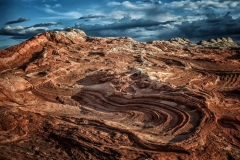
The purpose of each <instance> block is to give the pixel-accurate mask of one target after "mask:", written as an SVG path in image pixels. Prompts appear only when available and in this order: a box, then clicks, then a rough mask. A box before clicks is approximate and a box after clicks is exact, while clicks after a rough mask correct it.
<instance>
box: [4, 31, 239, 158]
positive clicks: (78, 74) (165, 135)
mask: <svg viewBox="0 0 240 160" xmlns="http://www.w3.org/2000/svg"><path fill="white" fill-rule="evenodd" d="M220 40H221V41H220ZM239 48H240V46H239V45H238V44H236V43H234V42H233V41H232V40H231V39H227V38H224V39H223V38H222V39H219V40H210V41H208V42H207V41H206V42H204V41H203V42H201V43H199V44H194V43H192V42H190V41H189V40H187V39H180V38H175V39H171V40H169V41H153V42H149V43H145V42H136V41H134V40H133V39H131V38H125V37H124V38H96V37H89V36H87V35H86V34H85V33H84V32H82V31H79V30H74V29H68V30H67V31H63V32H46V33H43V34H40V35H37V36H35V37H33V38H32V39H30V40H28V41H25V42H23V43H21V44H19V45H16V46H13V47H11V48H8V49H6V50H1V51H0V72H1V74H0V159H154V160H155V159H171V160H172V159H217V160H220V159H224V160H225V159H226V160H227V159H240V134H239V133H240V96H239V95H240V61H239V58H240V49H239Z"/></svg>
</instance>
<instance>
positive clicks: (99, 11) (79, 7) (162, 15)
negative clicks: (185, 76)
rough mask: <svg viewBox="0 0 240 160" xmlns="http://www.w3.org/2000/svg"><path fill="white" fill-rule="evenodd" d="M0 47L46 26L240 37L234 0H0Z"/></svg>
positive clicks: (155, 35) (142, 36)
mask: <svg viewBox="0 0 240 160" xmlns="http://www.w3.org/2000/svg"><path fill="white" fill-rule="evenodd" d="M0 14H1V18H0V49H4V48H7V47H9V46H12V45H15V44H18V43H21V42H23V41H25V40H27V39H29V38H31V37H32V36H34V35H36V34H38V33H43V32H45V31H49V30H57V31H58V30H59V31H61V30H64V29H66V28H77V29H81V30H83V31H84V32H85V33H86V34H87V35H89V36H95V37H131V38H133V39H134V40H137V41H142V42H147V41H153V40H168V39H170V38H174V37H181V38H188V39H190V40H191V41H193V42H198V41H200V40H208V39H211V38H218V37H231V38H232V39H233V40H235V41H236V42H240V0H161V1H157V0H128V1H125V0H0Z"/></svg>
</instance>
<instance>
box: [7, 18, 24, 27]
mask: <svg viewBox="0 0 240 160" xmlns="http://www.w3.org/2000/svg"><path fill="white" fill-rule="evenodd" d="M25 21H28V19H27V18H23V17H21V18H18V19H17V20H14V21H9V22H6V23H5V24H6V25H8V24H15V23H21V22H25Z"/></svg>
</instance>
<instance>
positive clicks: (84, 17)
mask: <svg viewBox="0 0 240 160" xmlns="http://www.w3.org/2000/svg"><path fill="white" fill-rule="evenodd" d="M98 18H105V16H102V15H87V16H82V17H80V18H79V19H82V20H90V19H98Z"/></svg>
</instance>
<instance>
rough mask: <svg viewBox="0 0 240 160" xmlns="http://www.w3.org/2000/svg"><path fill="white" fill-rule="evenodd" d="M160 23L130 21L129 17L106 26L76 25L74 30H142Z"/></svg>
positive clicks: (141, 20) (139, 20) (140, 20)
mask: <svg viewBox="0 0 240 160" xmlns="http://www.w3.org/2000/svg"><path fill="white" fill-rule="evenodd" d="M161 23H162V22H157V21H152V20H144V19H131V17H129V15H126V16H124V17H123V18H122V19H120V20H119V21H118V22H115V23H112V24H107V25H100V24H95V25H85V24H76V25H75V28H78V29H82V30H84V31H95V30H98V31H99V30H125V29H132V28H144V27H151V26H157V25H160V24H161Z"/></svg>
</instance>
